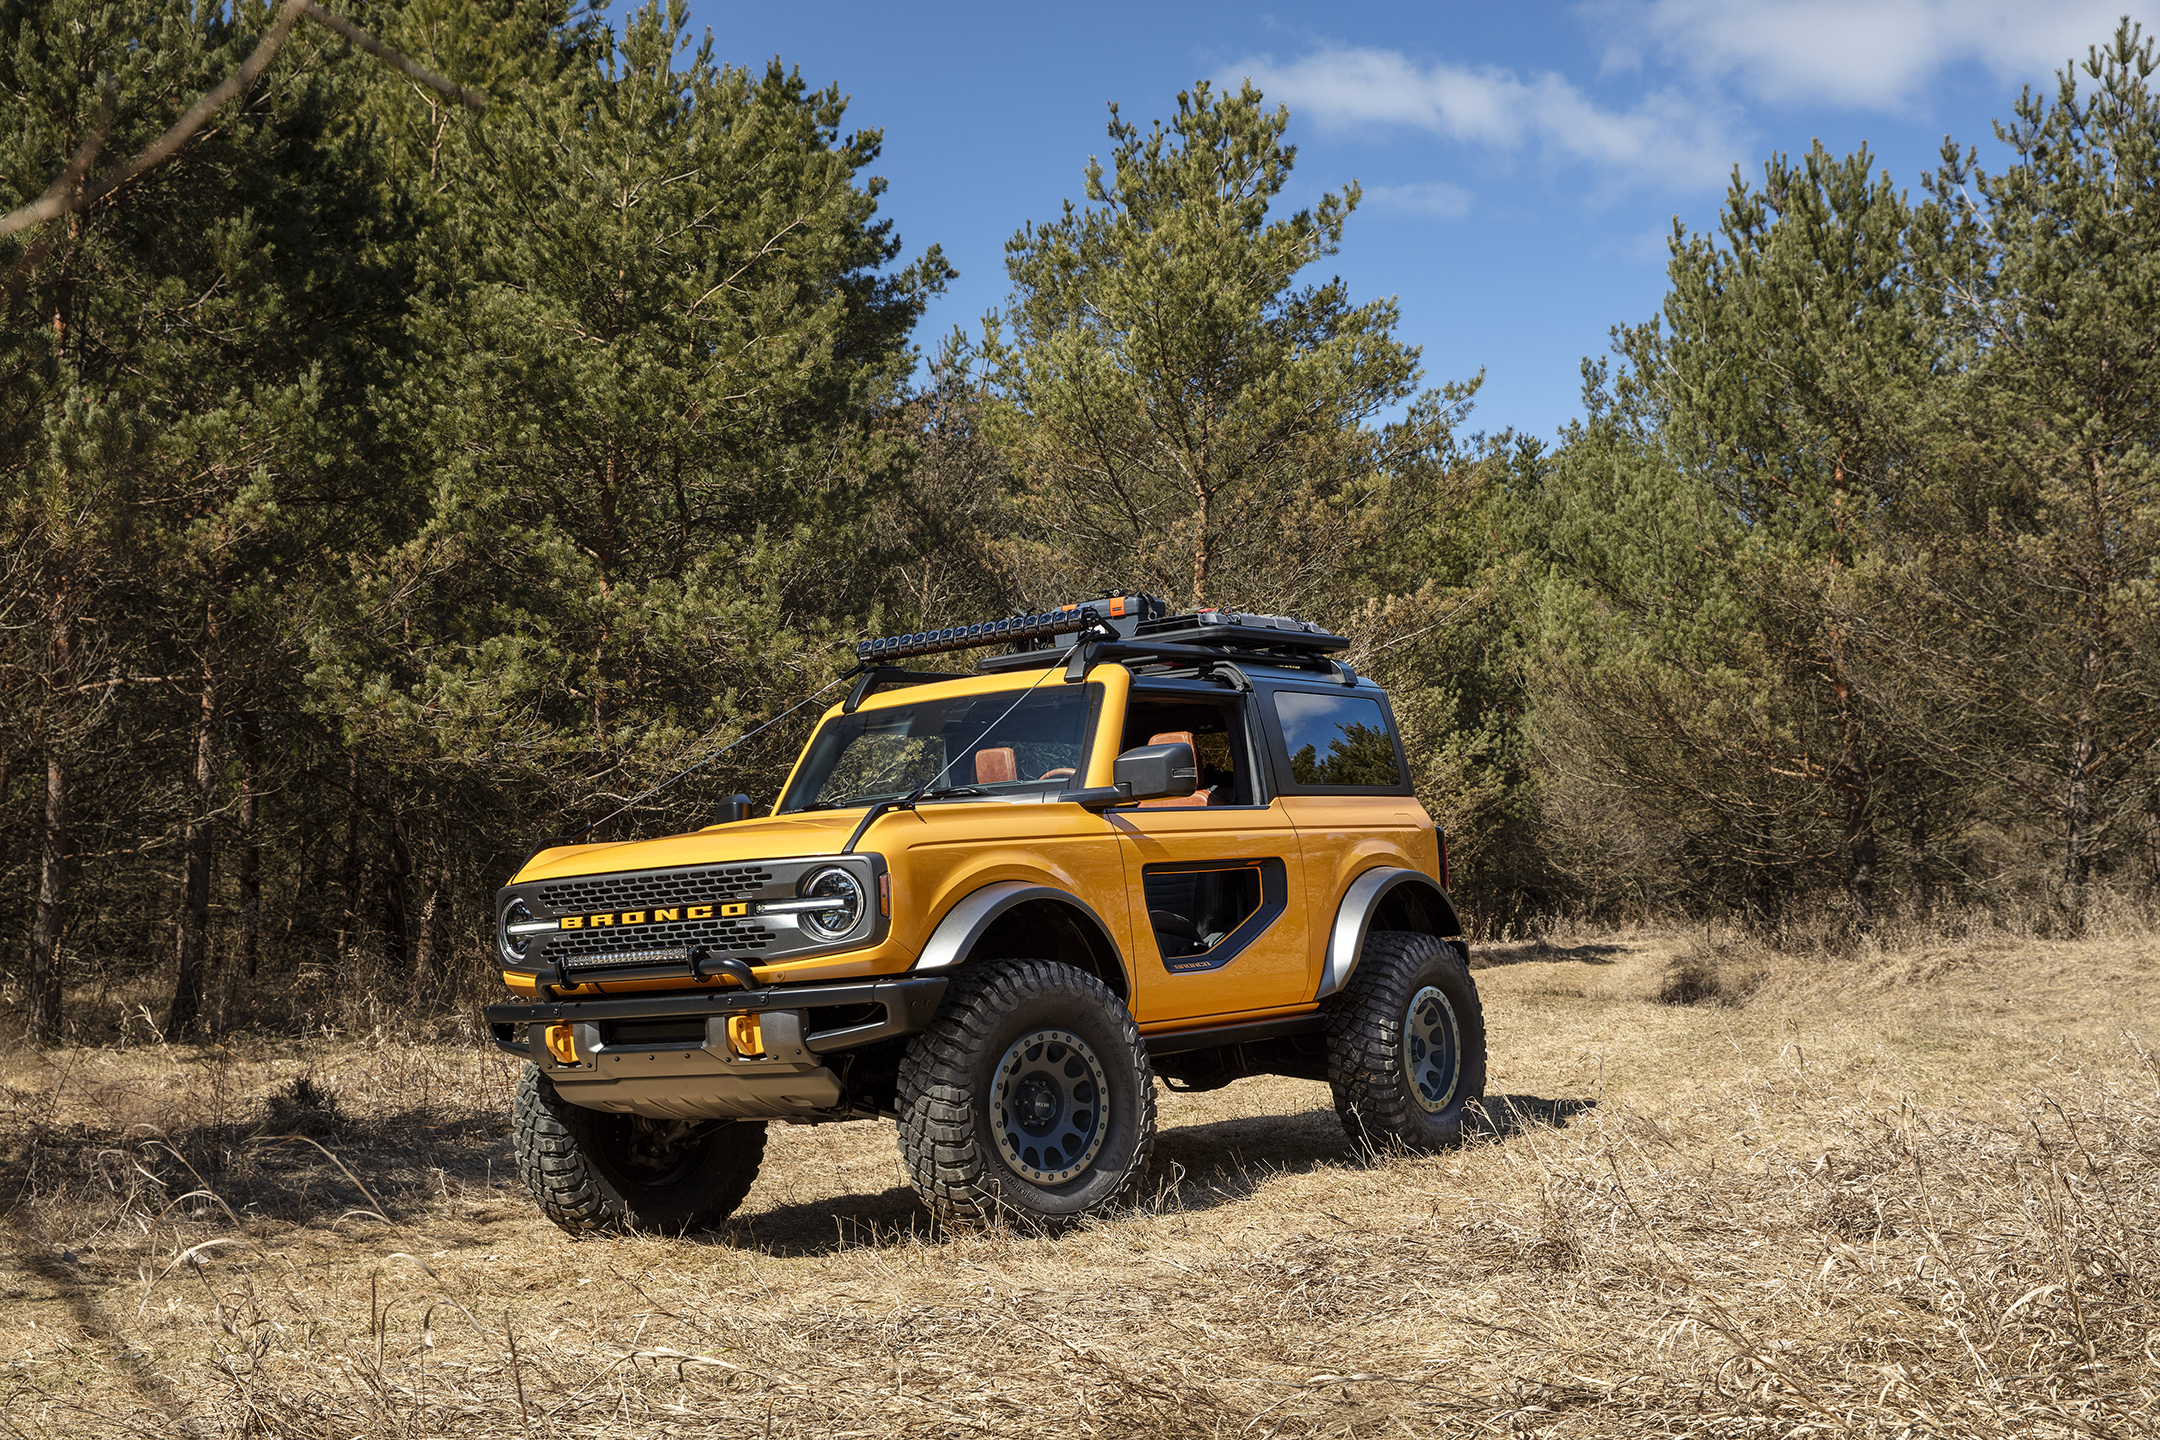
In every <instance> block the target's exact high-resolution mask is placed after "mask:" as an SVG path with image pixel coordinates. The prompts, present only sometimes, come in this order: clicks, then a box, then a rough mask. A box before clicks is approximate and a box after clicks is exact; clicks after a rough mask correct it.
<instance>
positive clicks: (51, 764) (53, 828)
mask: <svg viewBox="0 0 2160 1440" xmlns="http://www.w3.org/2000/svg"><path fill="white" fill-rule="evenodd" d="M73 582H74V576H73V575H72V574H70V573H69V572H68V570H67V569H65V568H64V567H63V568H62V569H61V570H60V571H59V573H58V574H57V575H54V576H53V577H52V598H51V601H50V604H49V607H48V609H47V611H46V614H47V615H48V617H49V618H50V622H51V625H52V639H51V642H50V645H51V649H50V655H51V667H50V669H49V671H48V674H49V676H50V683H51V685H52V687H53V689H54V690H55V691H57V692H58V693H59V694H60V695H66V694H67V693H68V683H69V682H70V681H71V680H72V679H73V678H74V671H75V608H74V607H75V597H74V583H73ZM60 711H61V713H60V714H59V715H58V716H57V717H54V719H53V720H50V721H48V726H49V728H48V730H47V733H46V737H45V825H44V833H43V836H42V847H41V848H42V850H43V854H42V856H41V860H42V866H41V869H40V873H39V876H38V901H37V919H36V921H35V923H34V924H33V926H32V928H31V933H30V1024H29V1029H28V1038H29V1040H30V1043H31V1044H33V1045H54V1044H57V1043H59V1040H60V1024H61V1020H62V1015H61V995H62V991H61V983H60V938H61V936H62V935H63V934H64V933H65V932H66V929H67V901H68V878H69V877H68V868H69V867H68V862H69V855H68V840H69V836H68V790H69V782H70V780H71V779H72V778H73V777H72V776H71V775H70V774H69V771H68V760H67V757H66V754H65V750H64V747H65V746H67V745H68V744H69V743H70V741H71V739H72V737H70V736H68V735H67V734H66V733H65V731H64V728H63V727H64V725H65V723H66V719H67V706H66V705H65V703H64V702H63V704H62V705H61V707H60Z"/></svg>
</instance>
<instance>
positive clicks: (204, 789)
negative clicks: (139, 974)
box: [165, 576, 221, 1036]
mask: <svg viewBox="0 0 2160 1440" xmlns="http://www.w3.org/2000/svg"><path fill="white" fill-rule="evenodd" d="M220 586H221V579H220V577H218V576H212V577H211V580H210V599H209V600H208V601H207V602H206V603H205V604H204V606H203V658H202V692H201V698H200V703H199V704H198V706H197V708H196V711H195V806H194V812H193V813H192V814H191V815H189V817H188V824H187V834H186V837H185V839H184V840H183V842H182V844H181V853H182V854H183V856H185V859H186V879H185V881H184V882H183V885H182V891H183V898H182V900H181V903H180V945H179V952H180V953H179V955H178V956H177V957H176V963H175V964H174V966H173V994H172V1005H171V1006H170V1007H169V1008H168V1009H167V1010H166V1012H165V1033H166V1034H167V1035H172V1036H180V1035H184V1034H186V1033H187V1032H188V1031H189V1030H190V1029H192V1028H193V1027H194V1025H195V1022H196V1021H197V1020H199V1019H200V1018H201V1017H202V1004H203V990H204V988H205V983H206V980H207V975H206V971H207V970H208V968H209V965H208V959H209V948H210V832H211V826H212V824H213V820H212V815H211V812H212V811H213V810H214V809H215V808H216V803H215V802H216V799H217V727H218V686H217V667H218V626H219V615H218V590H219V589H220Z"/></svg>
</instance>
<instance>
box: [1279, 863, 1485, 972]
mask: <svg viewBox="0 0 2160 1440" xmlns="http://www.w3.org/2000/svg"><path fill="white" fill-rule="evenodd" d="M1405 886H1408V887H1411V889H1412V893H1413V895H1414V896H1415V898H1416V899H1418V900H1421V901H1423V902H1425V905H1426V906H1427V907H1428V908H1429V910H1430V911H1431V913H1432V917H1433V919H1432V923H1433V925H1434V926H1435V927H1436V928H1435V929H1434V930H1433V932H1432V933H1434V934H1436V935H1438V936H1440V937H1441V938H1443V939H1445V938H1449V937H1452V936H1456V935H1460V934H1461V933H1462V922H1461V921H1459V920H1458V919H1456V917H1455V906H1454V904H1453V903H1452V902H1450V901H1449V899H1448V896H1447V892H1446V891H1445V890H1443V889H1441V888H1440V885H1439V882H1438V881H1436V880H1434V879H1433V878H1432V876H1430V875H1427V874H1426V873H1425V872H1424V871H1422V870H1408V869H1404V868H1402V867H1400V866H1394V865H1382V866H1378V867H1376V868H1374V869H1371V870H1367V871H1365V872H1363V873H1362V874H1360V875H1359V876H1358V877H1357V878H1356V879H1355V880H1352V881H1351V882H1350V888H1349V889H1348V890H1345V891H1344V892H1343V898H1342V903H1341V904H1339V905H1337V906H1336V907H1335V923H1334V925H1333V926H1331V927H1330V928H1329V930H1328V948H1327V961H1326V963H1325V964H1323V965H1322V966H1321V969H1320V989H1319V991H1318V992H1317V994H1316V995H1315V996H1314V998H1315V999H1321V1000H1324V999H1326V998H1327V997H1328V996H1330V995H1333V994H1334V993H1335V992H1336V991H1338V990H1340V989H1342V988H1343V986H1345V985H1347V984H1349V983H1350V972H1351V971H1353V970H1355V969H1357V963H1358V956H1359V955H1360V954H1362V953H1363V952H1364V949H1365V935H1366V932H1367V931H1369V930H1371V929H1372V922H1373V917H1374V916H1376V915H1378V914H1379V913H1380V908H1381V906H1382V905H1383V904H1384V903H1385V902H1386V901H1387V899H1388V897H1389V896H1391V895H1394V894H1395V892H1397V891H1399V890H1402V889H1403V888H1404V887H1405ZM1401 898H1409V897H1401Z"/></svg>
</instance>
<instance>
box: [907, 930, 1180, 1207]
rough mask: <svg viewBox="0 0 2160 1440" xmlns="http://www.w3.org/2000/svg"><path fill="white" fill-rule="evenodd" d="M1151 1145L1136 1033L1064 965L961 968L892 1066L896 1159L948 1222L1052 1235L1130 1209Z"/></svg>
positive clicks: (1090, 983)
mask: <svg viewBox="0 0 2160 1440" xmlns="http://www.w3.org/2000/svg"><path fill="white" fill-rule="evenodd" d="M1045 1036H1047V1037H1062V1038H1049V1039H1045V1040H1042V1041H1041V1043H1039V1044H1035V1045H1033V1046H1032V1047H1030V1045H1029V1044H1028V1042H1030V1041H1031V1040H1033V1039H1035V1038H1036V1037H1045ZM1071 1042H1077V1044H1073V1043H1071ZM1060 1105H1062V1106H1063V1107H1064V1109H1063V1110H1062V1111H1060V1112H1059V1113H1058V1114H1057V1115H1056V1116H1055V1117H1053V1116H1052V1115H1051V1111H1052V1110H1053V1109H1055V1107H1057V1106H1060ZM1087 1106H1093V1108H1092V1110H1085V1109H1084V1107H1087ZM1035 1125H1043V1126H1047V1127H1048V1128H1047V1129H1042V1130H1040V1131H1032V1130H1029V1129H1027V1128H1026V1127H1028V1126H1035ZM1053 1132H1054V1133H1053ZM1001 1137H1002V1138H1001ZM1038 1142H1039V1145H1040V1148H1038ZM1154 1148H1155V1072H1154V1067H1153V1066H1151V1065H1150V1064H1149V1063H1148V1053H1147V1047H1146V1046H1145V1045H1143V1044H1142V1043H1141V1041H1140V1029H1139V1027H1138V1026H1136V1025H1134V1024H1133V1019H1132V1015H1131V1013H1130V1012H1128V1011H1127V1010H1126V1008H1125V1006H1124V1004H1123V1003H1122V1002H1120V1001H1119V1000H1118V998H1117V996H1115V995H1114V994H1112V993H1111V992H1110V989H1109V987H1108V986H1106V985H1104V984H1103V983H1102V982H1101V981H1100V980H1098V979H1096V978H1095V977H1094V976H1092V975H1090V974H1087V973H1086V972H1085V971H1082V970H1076V969H1074V968H1073V967H1072V966H1070V965H1059V964H1055V963H1053V962H1051V961H1048V960H978V961H976V962H974V963H973V964H971V965H969V966H968V967H967V968H966V969H964V970H962V971H961V972H960V973H959V974H958V975H957V976H955V977H954V978H953V982H952V985H951V987H950V988H949V989H947V990H946V992H945V999H944V1003H943V1004H941V1005H940V1006H939V1007H938V1013H937V1017H936V1018H935V1019H933V1020H932V1021H931V1022H930V1025H929V1028H928V1029H926V1030H924V1031H922V1032H921V1033H920V1034H918V1035H916V1036H915V1037H914V1038H913V1039H912V1040H910V1041H909V1042H908V1047H907V1053H906V1056H905V1057H904V1058H903V1059H902V1060H901V1062H900V1155H901V1159H902V1160H903V1162H904V1163H905V1164H906V1166H907V1172H908V1178H909V1180H910V1181H912V1182H913V1184H914V1186H915V1192H916V1193H917V1194H918V1195H920V1196H922V1199H923V1203H924V1204H925V1205H927V1206H929V1207H930V1211H931V1213H932V1214H934V1215H936V1216H937V1217H938V1218H939V1219H940V1220H941V1221H944V1222H946V1223H948V1224H955V1225H967V1226H981V1225H987V1224H991V1223H994V1222H996V1221H998V1220H1005V1221H1008V1222H1011V1223H1013V1224H1016V1225H1018V1226H1021V1227H1024V1228H1027V1229H1030V1230H1036V1231H1042V1232H1055V1231H1058V1230H1061V1229H1064V1228H1066V1227H1067V1226H1070V1225H1072V1224H1073V1223H1075V1222H1076V1221H1078V1220H1080V1219H1081V1218H1082V1217H1084V1216H1088V1215H1095V1214H1100V1213H1102V1212H1103V1211H1105V1210H1108V1209H1110V1208H1112V1207H1114V1206H1116V1205H1118V1204H1120V1203H1122V1202H1124V1201H1126V1200H1127V1199H1129V1198H1130V1197H1131V1195H1132V1193H1133V1191H1134V1190H1135V1189H1136V1188H1138V1186H1139V1183H1140V1178H1141V1176H1142V1174H1143V1173H1145V1171H1146V1169H1147V1162H1148V1156H1149V1154H1150V1153H1151V1152H1152V1151H1153V1150H1154ZM1008 1152H1010V1153H1008ZM1030 1170H1032V1171H1033V1174H1032V1175H1031V1174H1030V1173H1028V1172H1029V1171H1030ZM1053 1176H1057V1177H1063V1178H1056V1179H1052V1178H1048V1177H1053Z"/></svg>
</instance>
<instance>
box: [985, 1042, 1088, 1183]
mask: <svg viewBox="0 0 2160 1440" xmlns="http://www.w3.org/2000/svg"><path fill="white" fill-rule="evenodd" d="M1109 1088H1110V1087H1109V1082H1108V1081H1107V1080H1106V1079H1105V1078H1104V1076H1103V1066H1102V1061H1101V1060H1099V1059H1097V1058H1096V1056H1095V1052H1094V1051H1093V1050H1091V1049H1089V1048H1088V1043H1087V1041H1085V1040H1082V1039H1081V1038H1080V1037H1079V1036H1077V1035H1075V1034H1072V1033H1071V1032H1070V1031H1066V1030H1037V1031H1036V1032H1035V1033H1034V1034H1032V1035H1025V1036H1022V1037H1021V1038H1020V1039H1018V1040H1016V1041H1014V1042H1013V1045H1012V1048H1011V1049H1009V1050H1007V1051H1006V1052H1005V1057H1004V1058H1003V1059H1002V1060H1000V1061H998V1068H997V1080H996V1082H995V1083H994V1085H993V1088H992V1090H991V1094H990V1111H991V1114H993V1115H994V1116H996V1117H997V1139H998V1150H999V1151H1000V1153H1002V1154H1003V1155H1004V1157H1005V1163H1006V1164H1008V1165H1010V1166H1012V1168H1013V1173H1014V1174H1016V1175H1018V1176H1019V1177H1020V1178H1021V1179H1023V1180H1032V1181H1034V1182H1035V1183H1036V1184H1037V1185H1061V1184H1063V1183H1064V1182H1065V1181H1067V1180H1070V1179H1072V1177H1073V1176H1075V1175H1078V1174H1079V1173H1080V1172H1081V1171H1082V1170H1085V1169H1087V1167H1088V1162H1089V1161H1090V1160H1093V1159H1094V1158H1095V1156H1096V1155H1097V1154H1098V1153H1099V1152H1100V1151H1101V1150H1102V1145H1103V1132H1104V1129H1105V1128H1106V1127H1105V1126H1104V1125H1103V1099H1104V1096H1105V1094H1106V1092H1107V1091H1108V1090H1109Z"/></svg>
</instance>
